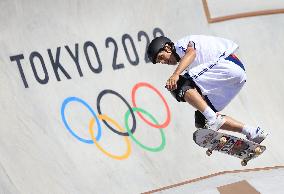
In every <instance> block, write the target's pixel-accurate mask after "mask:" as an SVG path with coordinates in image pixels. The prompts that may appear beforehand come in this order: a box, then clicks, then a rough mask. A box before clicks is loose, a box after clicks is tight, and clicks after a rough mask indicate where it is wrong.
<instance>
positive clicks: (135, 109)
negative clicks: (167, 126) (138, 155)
mask: <svg viewBox="0 0 284 194" xmlns="http://www.w3.org/2000/svg"><path fill="white" fill-rule="evenodd" d="M132 109H133V111H135V112H138V111H139V112H142V113H143V114H145V115H147V116H148V117H150V118H151V119H152V120H153V122H154V123H155V124H156V125H158V124H159V123H158V121H157V120H156V119H155V118H154V117H153V116H152V115H151V114H150V113H148V112H147V111H145V110H143V109H141V108H137V107H134V108H132ZM129 114H130V111H129V110H128V111H127V112H126V113H125V120H124V122H125V127H126V130H127V132H128V133H129V135H130V137H131V138H132V139H133V141H134V142H135V143H137V144H138V145H139V146H141V147H142V148H144V149H145V150H148V151H151V152H158V151H161V150H162V149H164V147H165V145H166V138H165V134H164V131H163V129H160V132H161V136H162V143H161V145H160V146H158V147H154V148H152V147H148V146H145V145H143V144H142V143H140V142H139V141H138V140H137V139H136V138H135V137H134V135H133V134H132V133H131V131H130V129H129V127H128V118H129Z"/></svg>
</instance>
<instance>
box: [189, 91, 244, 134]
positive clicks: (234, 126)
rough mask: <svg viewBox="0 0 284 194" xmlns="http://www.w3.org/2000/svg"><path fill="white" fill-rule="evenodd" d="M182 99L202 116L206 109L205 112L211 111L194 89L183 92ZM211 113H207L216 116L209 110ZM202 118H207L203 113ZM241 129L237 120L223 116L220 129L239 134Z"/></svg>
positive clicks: (242, 125)
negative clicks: (223, 119) (223, 121)
mask: <svg viewBox="0 0 284 194" xmlns="http://www.w3.org/2000/svg"><path fill="white" fill-rule="evenodd" d="M184 99H185V101H186V102H188V103H189V104H190V105H192V106H193V107H194V108H196V109H197V110H199V111H200V112H201V113H202V114H203V115H204V112H205V110H206V109H207V110H208V109H211V108H210V107H209V106H208V105H207V103H206V102H205V100H204V99H203V98H202V96H201V95H200V94H199V93H198V91H197V90H196V89H195V88H192V89H189V90H187V91H186V92H185V95H184ZM211 111H212V112H211ZM211 111H210V110H209V112H211V114H214V115H216V113H214V111H213V110H212V109H211ZM209 115H210V113H209ZM204 116H205V117H208V116H207V115H206V113H205V115H204ZM209 117H210V116H209ZM206 119H207V118H206ZM243 127H244V124H243V123H241V122H239V121H237V120H235V119H233V118H231V117H229V116H225V123H224V124H223V125H222V126H221V129H223V130H228V131H233V132H238V133H241V132H242V130H243Z"/></svg>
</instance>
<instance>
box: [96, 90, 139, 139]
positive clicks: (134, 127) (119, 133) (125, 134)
mask: <svg viewBox="0 0 284 194" xmlns="http://www.w3.org/2000/svg"><path fill="white" fill-rule="evenodd" d="M107 93H110V94H114V95H116V96H117V97H119V98H120V99H121V100H122V101H123V102H124V103H125V104H126V105H127V107H128V108H129V110H130V113H131V116H132V118H133V126H132V129H131V133H132V134H133V133H134V132H135V129H136V118H135V115H134V112H133V110H132V108H131V106H130V104H129V103H128V102H127V101H126V100H125V99H124V98H123V97H122V96H121V95H120V94H119V93H117V92H116V91H113V90H103V91H101V92H100V94H99V96H98V98H97V110H98V113H99V114H102V112H101V107H100V102H101V98H102V97H103V96H104V95H105V94H107ZM102 121H103V122H104V124H105V125H106V126H107V127H108V128H109V129H110V130H112V131H113V132H114V133H116V134H118V135H122V136H129V134H128V132H120V131H117V130H116V129H114V128H112V127H111V126H110V125H109V124H108V123H107V122H106V121H105V120H102Z"/></svg>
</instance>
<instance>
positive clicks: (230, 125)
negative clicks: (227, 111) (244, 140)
mask: <svg viewBox="0 0 284 194" xmlns="http://www.w3.org/2000/svg"><path fill="white" fill-rule="evenodd" d="M225 120H226V122H225V123H224V125H223V126H222V127H221V129H223V130H227V131H233V132H238V133H242V131H243V128H244V124H243V123H241V122H240V121H237V120H235V119H233V118H232V117H229V116H225Z"/></svg>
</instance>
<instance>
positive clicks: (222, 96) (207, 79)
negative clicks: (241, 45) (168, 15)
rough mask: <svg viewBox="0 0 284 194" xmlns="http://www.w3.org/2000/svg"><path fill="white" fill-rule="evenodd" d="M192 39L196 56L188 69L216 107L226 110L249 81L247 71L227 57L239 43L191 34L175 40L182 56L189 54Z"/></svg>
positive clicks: (177, 50) (178, 51) (177, 49)
mask: <svg viewBox="0 0 284 194" xmlns="http://www.w3.org/2000/svg"><path fill="white" fill-rule="evenodd" d="M189 43H191V45H192V46H194V47H195V49H196V58H195V60H194V61H193V63H192V64H190V65H189V67H188V68H187V69H186V71H187V73H188V74H189V75H190V76H191V77H192V78H193V80H194V82H195V84H196V85H197V86H198V87H199V89H200V90H201V92H202V94H203V95H206V96H207V97H208V99H209V100H210V102H211V103H212V105H213V106H214V107H215V109H216V110H217V111H220V110H223V109H224V107H226V106H227V105H228V104H229V102H230V101H231V100H232V99H233V98H234V97H235V96H236V95H237V94H238V93H239V91H240V90H241V88H242V87H243V85H244V84H245V81H246V73H245V71H244V70H243V69H242V68H241V67H240V66H238V65H237V64H235V63H233V62H232V61H229V60H226V59H225V58H226V57H227V56H229V55H230V54H232V53H234V52H235V51H236V50H237V49H238V45H237V44H236V43H234V42H232V41H230V40H227V39H224V38H218V37H213V36H204V35H192V36H187V37H185V38H183V39H181V40H179V41H177V43H176V44H175V48H176V52H177V54H178V55H179V56H180V57H181V58H182V57H183V56H184V55H185V51H186V49H187V45H188V44H189Z"/></svg>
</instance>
